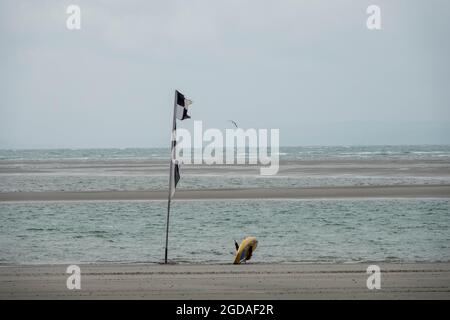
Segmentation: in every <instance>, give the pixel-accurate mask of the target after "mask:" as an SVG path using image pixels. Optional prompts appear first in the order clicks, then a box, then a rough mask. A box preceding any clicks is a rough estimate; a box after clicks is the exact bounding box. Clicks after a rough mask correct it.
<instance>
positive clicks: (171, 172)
mask: <svg viewBox="0 0 450 320" xmlns="http://www.w3.org/2000/svg"><path fill="white" fill-rule="evenodd" d="M176 108H177V91H176V90H175V97H174V100H173V120H172V134H171V139H172V140H171V144H170V147H171V156H170V174H169V198H168V201H167V221H166V250H165V255H164V263H165V264H167V247H168V244H169V215H170V200H171V198H172V197H171V195H172V176H173V160H174V159H175V146H176V129H177V127H176V117H175V114H176V112H177V109H176Z"/></svg>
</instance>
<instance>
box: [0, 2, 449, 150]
mask: <svg viewBox="0 0 450 320" xmlns="http://www.w3.org/2000/svg"><path fill="white" fill-rule="evenodd" d="M71 4H75V5H78V6H79V7H80V9H81V29H80V30H69V29H67V27H66V20H67V18H68V17H69V14H67V13H66V9H67V7H68V6H69V5H71ZM372 4H375V5H378V6H379V7H380V9H381V30H369V29H368V28H367V26H366V20H367V18H368V16H369V15H368V14H367V13H366V9H367V7H368V6H369V5H372ZM449 36H450V2H449V1H446V0H431V1H425V0H421V1H417V0H386V1H385V0H371V1H365V0H360V1H352V0H333V1H331V0H328V1H325V0H266V1H261V0H239V1H238V0H227V1H224V0H218V1H210V0H190V1H186V0H168V1H134V0H132V1H119V0H83V1H81V0H70V1H64V0H63V1H56V0H54V1H49V0H40V1H31V0H30V1H24V0H20V1H17V0H2V1H0V148H1V149H21V148H110V147H117V148H126V147H168V146H169V144H170V130H171V125H172V123H171V121H172V111H173V95H174V89H179V90H180V91H181V92H183V93H184V94H185V95H186V96H187V97H189V98H191V99H192V100H193V101H194V104H193V105H192V107H191V110H190V114H191V116H192V119H195V120H202V121H203V127H204V128H218V129H222V130H225V129H226V128H232V124H231V123H230V122H228V119H233V120H235V121H236V122H237V123H238V124H239V126H240V127H242V128H244V129H245V128H255V129H272V128H274V129H279V130H280V144H281V145H285V146H300V145H365V144H450V60H449V57H450V41H449ZM180 125H182V126H183V127H185V128H187V129H191V128H192V121H191V120H187V121H183V122H182V124H180Z"/></svg>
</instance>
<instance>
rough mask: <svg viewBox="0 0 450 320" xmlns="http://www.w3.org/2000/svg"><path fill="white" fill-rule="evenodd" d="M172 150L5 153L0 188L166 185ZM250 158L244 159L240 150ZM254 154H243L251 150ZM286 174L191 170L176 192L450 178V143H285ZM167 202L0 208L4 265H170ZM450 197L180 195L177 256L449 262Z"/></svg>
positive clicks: (173, 246)
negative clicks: (243, 251)
mask: <svg viewBox="0 0 450 320" xmlns="http://www.w3.org/2000/svg"><path fill="white" fill-rule="evenodd" d="M168 156H169V150H168V149H165V148H149V149H74V150H72V149H58V150H0V192H20V191H100V190H167V184H168ZM240 156H242V154H241V155H240ZM244 156H245V154H244ZM279 156H280V160H281V167H280V172H279V174H278V175H276V176H269V177H263V176H260V175H259V170H258V168H254V167H249V166H187V167H182V170H181V180H180V183H179V185H178V189H209V188H252V187H255V188H279V187H321V186H371V185H409V184H450V146H359V147H354V146H351V147H346V146H342V147H285V148H281V149H280V154H279ZM166 206H167V204H166V202H165V201H134V202H127V201H111V202H101V201H100V202H23V203H19V202H17V203H12V202H11V203H6V202H4V203H0V264H45V263H83V262H84V263H96V262H149V263H158V262H161V260H162V258H163V255H164V235H165V221H166V220H165V219H166ZM449 229H450V195H449V199H385V200H383V199H371V200H368V199H367V200H364V199H358V200H350V199H347V200H283V201H281V200H266V201H261V200H245V201H244V200H222V201H216V200H210V201H207V200H203V201H194V200H192V201H174V202H173V206H172V215H171V232H170V251H169V252H170V255H169V256H170V259H171V261H173V262H175V263H230V262H231V261H232V259H233V255H232V251H233V250H234V245H233V239H236V240H241V239H242V238H243V237H245V236H250V235H252V236H256V237H257V238H258V240H259V247H258V249H257V251H256V252H255V256H254V258H253V260H252V261H253V262H254V263H263V262H271V263H286V262H300V263H309V262H314V263H337V262H342V263H353V262H369V261H370V262H371V261H391V262H415V261H449V260H450V230H449Z"/></svg>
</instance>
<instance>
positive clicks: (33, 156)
mask: <svg viewBox="0 0 450 320" xmlns="http://www.w3.org/2000/svg"><path fill="white" fill-rule="evenodd" d="M279 154H280V157H281V159H284V160H325V159H327V160H333V159H397V160H419V159H425V160H430V159H438V160H440V159H446V160H449V159H450V145H403V146H402V145H399V146H389V145H379V146H303V147H280V152H279ZM169 155H170V151H169V149H168V148H124V149H114V148H110V149H35V150H33V149H29V150H13V149H0V160H106V159H116V160H117V159H122V160H123V159H132V160H140V159H167V160H168V159H169Z"/></svg>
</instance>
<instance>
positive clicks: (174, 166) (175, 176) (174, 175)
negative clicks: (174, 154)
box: [170, 160, 180, 199]
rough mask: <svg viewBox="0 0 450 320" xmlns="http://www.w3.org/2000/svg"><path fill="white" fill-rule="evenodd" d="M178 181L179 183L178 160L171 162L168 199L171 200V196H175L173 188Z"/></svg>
mask: <svg viewBox="0 0 450 320" xmlns="http://www.w3.org/2000/svg"><path fill="white" fill-rule="evenodd" d="M178 181H180V164H179V163H178V160H172V172H171V175H170V184H171V186H170V188H171V193H170V198H171V199H172V198H173V195H174V194H175V188H176V187H177V184H178Z"/></svg>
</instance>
